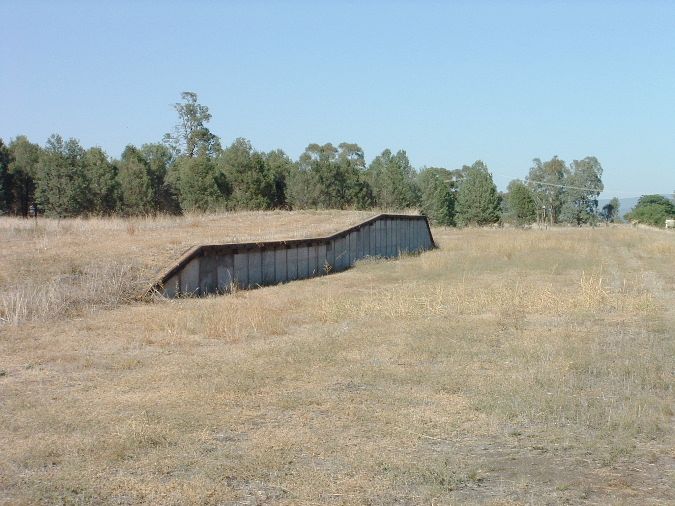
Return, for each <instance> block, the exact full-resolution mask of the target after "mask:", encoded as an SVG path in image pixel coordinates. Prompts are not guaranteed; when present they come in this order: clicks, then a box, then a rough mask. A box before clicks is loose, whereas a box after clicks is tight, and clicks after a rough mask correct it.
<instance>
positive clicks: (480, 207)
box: [455, 160, 500, 226]
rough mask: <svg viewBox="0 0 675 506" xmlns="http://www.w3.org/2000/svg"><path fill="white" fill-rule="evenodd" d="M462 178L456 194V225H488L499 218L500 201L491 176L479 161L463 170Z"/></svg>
mask: <svg viewBox="0 0 675 506" xmlns="http://www.w3.org/2000/svg"><path fill="white" fill-rule="evenodd" d="M463 172H464V177H463V179H462V180H461V182H460V184H459V191H458V192H457V203H456V206H455V209H456V218H455V219H456V221H457V224H458V225H479V226H481V225H490V224H493V223H497V222H498V221H499V217H500V199H499V193H498V192H497V187H496V186H495V184H494V182H493V181H492V174H490V172H488V169H487V166H486V165H485V164H484V163H483V162H482V161H480V160H478V161H477V162H475V163H474V164H473V165H471V166H470V167H465V168H464V169H463Z"/></svg>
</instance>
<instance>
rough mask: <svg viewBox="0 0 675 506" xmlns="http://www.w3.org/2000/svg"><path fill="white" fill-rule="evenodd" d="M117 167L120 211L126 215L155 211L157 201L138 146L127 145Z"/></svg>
mask: <svg viewBox="0 0 675 506" xmlns="http://www.w3.org/2000/svg"><path fill="white" fill-rule="evenodd" d="M117 167H118V173H117V180H118V181H119V185H120V190H121V193H122V206H121V208H122V212H123V213H124V214H127V215H143V214H150V213H154V212H156V210H157V202H156V201H155V192H154V188H153V184H152V178H151V177H150V168H149V167H148V162H147V161H146V160H145V158H144V157H143V155H142V154H141V152H140V151H139V150H138V148H136V147H135V146H132V145H129V146H127V147H126V148H125V149H124V152H123V153H122V158H121V160H120V161H119V162H118V163H117Z"/></svg>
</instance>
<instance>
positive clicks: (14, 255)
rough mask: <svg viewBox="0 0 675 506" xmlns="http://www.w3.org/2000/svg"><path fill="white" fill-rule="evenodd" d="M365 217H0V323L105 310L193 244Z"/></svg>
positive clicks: (333, 226)
mask: <svg viewBox="0 0 675 506" xmlns="http://www.w3.org/2000/svg"><path fill="white" fill-rule="evenodd" d="M373 214H374V213H372V212H344V213H333V212H328V211H323V212H322V211H298V212H287V211H283V212H282V211H277V212H247V213H223V214H210V215H204V214H196V215H188V216H182V217H175V216H158V217H147V218H133V219H122V218H106V219H101V218H89V219H71V220H55V219H46V218H41V219H40V220H39V221H38V222H37V223H36V222H35V221H33V220H24V219H20V218H8V217H0V237H2V244H3V247H2V250H0V325H1V324H2V323H3V322H4V323H12V324H16V323H19V322H22V321H46V320H49V319H55V318H61V317H72V316H81V315H82V314H83V313H86V312H88V311H89V310H91V309H100V308H106V309H110V308H112V307H115V306H117V305H119V304H120V303H123V302H129V301H131V300H133V298H134V297H135V296H137V295H138V294H139V293H141V292H142V291H143V289H144V288H148V287H149V286H150V283H151V282H152V281H153V280H154V279H155V277H156V276H157V274H158V272H160V271H161V270H162V269H164V268H166V267H167V266H168V265H170V264H171V263H173V262H174V261H175V260H177V259H178V257H180V255H181V253H183V252H184V251H186V250H188V249H189V248H190V247H192V246H194V245H197V244H207V243H208V244H221V243H227V242H245V241H250V240H271V239H296V238H303V237H310V236H316V235H319V236H321V235H329V234H331V233H334V232H336V231H338V230H341V229H343V228H347V227H348V226H350V225H354V224H356V223H358V222H361V221H364V220H365V219H367V218H370V217H371V216H373Z"/></svg>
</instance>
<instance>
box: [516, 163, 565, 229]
mask: <svg viewBox="0 0 675 506" xmlns="http://www.w3.org/2000/svg"><path fill="white" fill-rule="evenodd" d="M533 164H534V165H533V166H532V167H531V168H530V173H529V174H528V176H527V178H526V181H527V185H528V186H529V187H530V189H531V190H532V196H533V197H534V200H535V202H536V203H537V206H538V207H546V213H547V215H548V219H549V220H550V222H551V224H553V223H557V222H558V218H559V216H560V210H561V208H562V205H563V199H564V190H563V188H564V182H565V181H564V179H565V176H566V174H567V167H566V166H565V162H564V161H563V160H560V159H559V158H558V157H557V156H554V157H553V158H551V159H550V160H549V161H547V162H542V161H541V160H540V159H539V158H535V159H534V160H533Z"/></svg>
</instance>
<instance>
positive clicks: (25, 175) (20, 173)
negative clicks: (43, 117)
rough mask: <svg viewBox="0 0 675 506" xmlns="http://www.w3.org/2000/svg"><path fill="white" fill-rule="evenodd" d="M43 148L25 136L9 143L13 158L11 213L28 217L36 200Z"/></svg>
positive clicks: (10, 164)
mask: <svg viewBox="0 0 675 506" xmlns="http://www.w3.org/2000/svg"><path fill="white" fill-rule="evenodd" d="M41 151H42V150H41V148H40V146H38V145H37V144H33V143H32V142H30V141H29V140H28V138H27V137H26V136H24V135H19V136H18V137H16V138H15V139H14V140H12V141H11V142H10V143H9V154H10V157H11V160H10V163H9V167H8V172H9V175H10V177H11V180H12V196H11V201H10V203H9V207H10V211H11V212H12V213H15V214H19V215H21V216H24V217H26V216H28V209H29V208H30V206H31V204H32V203H34V200H35V180H36V178H37V174H38V165H39V161H40V153H41Z"/></svg>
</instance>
